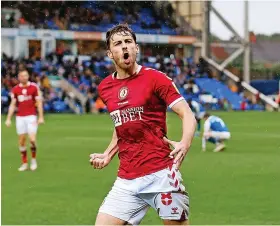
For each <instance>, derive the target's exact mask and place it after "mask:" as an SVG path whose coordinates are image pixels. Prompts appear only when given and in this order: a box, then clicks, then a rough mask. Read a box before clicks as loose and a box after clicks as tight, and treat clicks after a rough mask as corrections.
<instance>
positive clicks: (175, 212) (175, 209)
mask: <svg viewBox="0 0 280 226" xmlns="http://www.w3.org/2000/svg"><path fill="white" fill-rule="evenodd" d="M171 209H172V212H171V214H179V212H177V210H178V207H172V208H171Z"/></svg>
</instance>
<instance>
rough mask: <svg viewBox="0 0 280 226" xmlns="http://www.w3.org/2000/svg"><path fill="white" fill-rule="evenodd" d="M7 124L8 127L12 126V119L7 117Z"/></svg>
mask: <svg viewBox="0 0 280 226" xmlns="http://www.w3.org/2000/svg"><path fill="white" fill-rule="evenodd" d="M5 124H6V126H7V127H10V126H11V124H12V122H11V120H10V119H7V120H6V122H5Z"/></svg>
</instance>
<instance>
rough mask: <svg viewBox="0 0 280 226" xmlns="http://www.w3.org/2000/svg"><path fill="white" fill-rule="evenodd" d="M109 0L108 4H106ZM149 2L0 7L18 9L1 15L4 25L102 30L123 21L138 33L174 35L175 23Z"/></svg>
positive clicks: (59, 3) (32, 3)
mask: <svg viewBox="0 0 280 226" xmlns="http://www.w3.org/2000/svg"><path fill="white" fill-rule="evenodd" d="M108 3H111V4H108ZM153 5H154V3H153V2H135V3H134V4H133V5H132V4H127V3H126V2H117V4H116V2H107V1H106V2H101V1H86V2H83V1H79V2H67V3H66V2H64V1H55V2H45V1H42V2H24V1H22V2H3V4H2V7H8V8H14V9H19V10H20V14H21V16H20V17H19V18H18V19H17V20H16V19H15V15H14V14H13V15H11V16H10V17H9V18H8V19H5V18H2V24H3V26H4V27H18V26H21V25H31V26H34V28H43V29H53V30H72V31H98V32H105V31H107V30H108V29H109V28H110V27H112V26H113V25H114V24H117V23H123V22H126V23H128V24H130V25H131V27H132V29H133V30H134V31H135V32H137V33H142V34H168V35H176V34H178V32H177V31H176V29H177V30H178V31H179V30H180V28H179V27H177V26H176V23H175V22H173V21H171V19H170V20H169V21H166V20H164V21H163V18H162V17H161V16H160V15H158V14H157V12H156V11H155V10H154V8H153Z"/></svg>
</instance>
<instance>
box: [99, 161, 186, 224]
mask: <svg viewBox="0 0 280 226" xmlns="http://www.w3.org/2000/svg"><path fill="white" fill-rule="evenodd" d="M182 181H183V180H182V176H181V173H180V172H179V171H178V170H176V169H175V165H173V167H172V168H171V169H170V168H166V169H163V170H160V171H158V172H155V173H152V174H149V175H146V176H143V177H139V178H136V179H132V180H127V179H122V178H119V177H117V179H116V181H115V183H114V185H113V187H112V189H111V191H110V192H109V194H108V195H107V197H106V198H105V199H104V201H103V203H102V205H101V207H100V209H99V212H100V213H106V214H109V215H111V216H114V217H116V218H119V219H121V220H124V221H126V222H128V223H129V224H132V225H138V224H140V222H141V220H142V219H143V217H144V216H145V214H146V212H147V211H148V209H149V207H152V208H153V209H155V210H156V211H157V213H158V215H159V217H160V218H161V219H166V220H182V221H183V220H187V219H188V216H189V197H188V194H187V192H186V191H185V187H184V186H183V184H182Z"/></svg>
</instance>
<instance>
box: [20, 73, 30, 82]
mask: <svg viewBox="0 0 280 226" xmlns="http://www.w3.org/2000/svg"><path fill="white" fill-rule="evenodd" d="M28 79H29V75H28V73H27V72H26V71H23V72H20V73H19V74H18V80H19V82H20V83H22V84H26V83H27V82H28Z"/></svg>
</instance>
